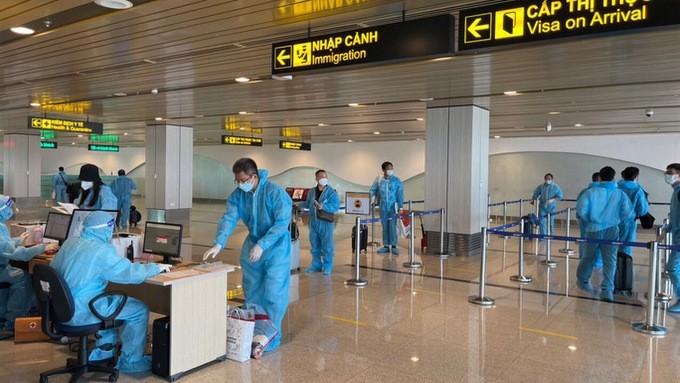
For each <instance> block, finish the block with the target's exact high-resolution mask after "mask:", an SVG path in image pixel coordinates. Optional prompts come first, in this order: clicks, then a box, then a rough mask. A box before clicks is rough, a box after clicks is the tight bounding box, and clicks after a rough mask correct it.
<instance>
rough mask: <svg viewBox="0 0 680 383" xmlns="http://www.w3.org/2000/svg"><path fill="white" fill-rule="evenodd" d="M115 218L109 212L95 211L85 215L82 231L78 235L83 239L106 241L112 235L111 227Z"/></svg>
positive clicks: (114, 222) (114, 223)
mask: <svg viewBox="0 0 680 383" xmlns="http://www.w3.org/2000/svg"><path fill="white" fill-rule="evenodd" d="M115 225H116V219H115V218H113V216H112V215H111V214H109V213H106V212H103V211H95V212H93V213H91V214H90V215H88V216H87V217H85V220H84V221H83V232H82V233H81V234H80V237H81V238H83V239H89V240H95V241H100V242H102V243H108V242H109V241H110V240H111V238H112V237H113V228H114V226H115Z"/></svg>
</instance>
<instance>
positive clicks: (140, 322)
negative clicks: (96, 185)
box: [51, 212, 160, 372]
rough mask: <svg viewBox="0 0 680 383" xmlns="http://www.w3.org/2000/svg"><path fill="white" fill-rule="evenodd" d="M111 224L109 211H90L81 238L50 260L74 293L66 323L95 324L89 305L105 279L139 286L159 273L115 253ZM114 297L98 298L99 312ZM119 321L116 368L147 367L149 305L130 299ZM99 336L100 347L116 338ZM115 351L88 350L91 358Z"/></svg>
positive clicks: (111, 332)
mask: <svg viewBox="0 0 680 383" xmlns="http://www.w3.org/2000/svg"><path fill="white" fill-rule="evenodd" d="M114 225H115V222H114V220H113V217H111V215H110V214H108V213H106V212H93V213H91V214H90V215H88V216H87V217H86V218H85V220H84V221H83V232H82V234H81V236H80V238H69V239H67V240H66V241H65V242H64V245H63V246H62V247H61V248H60V249H59V251H58V252H57V255H56V256H55V257H54V259H53V260H52V262H51V266H52V267H53V268H54V269H55V270H56V271H57V273H59V275H61V276H62V277H63V278H64V281H65V282H66V284H67V285H68V287H69V288H70V289H71V293H72V294H73V302H74V305H75V314H74V315H73V318H72V319H71V320H70V321H69V322H68V323H67V324H68V325H73V326H82V325H86V324H90V323H97V322H99V319H97V318H96V317H95V316H94V314H92V312H91V311H90V308H89V307H88V303H89V302H90V300H91V299H92V298H94V297H95V296H97V295H99V294H101V293H102V292H104V290H105V289H106V285H107V284H108V283H109V282H115V283H122V284H137V283H142V282H143V281H144V280H145V279H146V278H149V277H153V276H155V275H157V274H158V273H159V272H160V269H159V268H158V266H157V265H156V264H154V263H147V264H141V263H131V262H130V261H128V260H127V258H123V257H121V256H120V255H118V252H117V251H116V248H115V247H114V246H113V245H111V244H109V241H110V240H111V236H112V235H113V226H114ZM118 301H119V299H114V298H109V299H100V300H98V301H97V304H96V305H95V306H96V309H97V310H98V311H99V312H100V313H102V314H103V315H109V314H111V313H112V312H113V311H114V309H115V307H116V306H117V303H118ZM117 319H121V320H124V321H125V323H124V324H123V326H121V330H120V340H121V343H122V346H121V354H120V358H118V364H117V365H116V368H118V369H119V370H120V371H122V372H139V371H147V370H149V369H151V360H150V358H148V357H144V356H143V353H144V344H145V343H146V329H147V326H148V322H149V309H148V308H147V307H146V305H145V304H144V303H143V302H141V301H139V300H137V299H135V298H132V297H129V298H128V300H127V303H126V304H125V307H124V308H123V310H122V311H121V312H120V314H119V315H118V317H117ZM98 334H99V335H100V336H101V338H100V339H98V340H97V346H98V347H99V346H103V345H107V344H115V343H116V341H117V339H118V329H117V328H113V329H108V330H104V331H99V333H98ZM113 353H114V350H109V351H107V350H102V349H99V348H96V349H94V350H93V351H92V353H91V354H90V360H102V359H107V358H110V357H112V356H113Z"/></svg>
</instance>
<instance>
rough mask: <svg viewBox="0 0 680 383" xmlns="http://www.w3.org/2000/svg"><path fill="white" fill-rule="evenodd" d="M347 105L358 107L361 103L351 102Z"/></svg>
mask: <svg viewBox="0 0 680 383" xmlns="http://www.w3.org/2000/svg"><path fill="white" fill-rule="evenodd" d="M347 106H351V107H352V108H356V107H357V106H359V104H357V103H356V102H350V103H349V104H347Z"/></svg>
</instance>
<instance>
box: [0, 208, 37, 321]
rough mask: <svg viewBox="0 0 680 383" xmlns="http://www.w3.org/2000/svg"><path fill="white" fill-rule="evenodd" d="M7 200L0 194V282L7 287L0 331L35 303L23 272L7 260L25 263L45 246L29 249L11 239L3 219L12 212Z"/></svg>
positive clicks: (0, 312)
mask: <svg viewBox="0 0 680 383" xmlns="http://www.w3.org/2000/svg"><path fill="white" fill-rule="evenodd" d="M8 201H9V197H7V196H4V195H0V206H2V208H1V209H0V282H8V283H9V284H10V288H9V293H4V294H3V295H2V296H0V319H3V320H4V321H5V322H4V323H2V324H1V325H2V330H3V331H12V330H14V320H15V319H16V318H19V317H23V316H26V315H28V311H29V310H30V308H31V306H33V305H34V303H35V295H34V293H33V284H32V283H31V278H30V276H29V275H28V273H26V272H25V271H23V270H21V269H19V268H16V267H13V266H11V265H10V264H9V261H10V260H12V261H24V262H28V261H30V260H31V259H33V257H35V256H36V255H38V254H42V253H44V252H45V245H42V244H41V245H35V246H33V247H28V248H27V247H23V246H21V241H22V240H21V238H19V237H16V238H12V237H11V236H10V234H9V229H8V228H7V224H6V222H7V220H8V219H10V218H12V215H14V212H13V210H12V207H11V202H10V203H9V204H7V203H8Z"/></svg>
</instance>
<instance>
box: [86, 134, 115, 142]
mask: <svg viewBox="0 0 680 383" xmlns="http://www.w3.org/2000/svg"><path fill="white" fill-rule="evenodd" d="M90 140H92V142H118V136H117V135H115V134H91V135H90Z"/></svg>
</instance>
